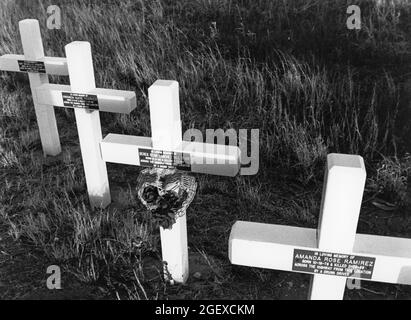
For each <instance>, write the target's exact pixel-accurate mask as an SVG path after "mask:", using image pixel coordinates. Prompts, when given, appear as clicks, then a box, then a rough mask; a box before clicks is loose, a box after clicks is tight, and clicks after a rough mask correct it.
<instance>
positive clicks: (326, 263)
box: [293, 249, 375, 279]
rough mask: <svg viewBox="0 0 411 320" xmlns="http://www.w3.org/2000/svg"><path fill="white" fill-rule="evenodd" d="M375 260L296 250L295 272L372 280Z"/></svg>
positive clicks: (294, 259)
mask: <svg viewBox="0 0 411 320" xmlns="http://www.w3.org/2000/svg"><path fill="white" fill-rule="evenodd" d="M374 265H375V258H373V257H364V256H355V255H349V254H341V253H332V252H322V251H311V250H301V249H294V257H293V271H298V272H308V273H313V274H326V275H331V276H341V277H353V278H361V279H371V278H372V273H373V271H374Z"/></svg>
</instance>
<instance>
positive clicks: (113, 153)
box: [101, 133, 241, 177]
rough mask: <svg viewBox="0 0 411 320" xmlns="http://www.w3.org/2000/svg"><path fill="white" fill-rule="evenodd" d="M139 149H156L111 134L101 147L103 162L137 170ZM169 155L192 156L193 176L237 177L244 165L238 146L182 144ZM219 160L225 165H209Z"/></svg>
mask: <svg viewBox="0 0 411 320" xmlns="http://www.w3.org/2000/svg"><path fill="white" fill-rule="evenodd" d="M208 145H209V147H208ZM204 146H205V147H204ZM139 148H153V144H152V139H151V138H147V137H139V136H130V135H121V134H112V133H110V134H108V135H107V136H106V137H105V138H104V139H103V141H102V143H101V153H102V157H103V159H104V161H106V162H113V163H123V164H129V165H134V166H139V165H140V159H139V156H138V149H139ZM203 150H204V151H203ZM170 151H175V152H187V153H189V154H190V160H191V161H190V163H191V169H192V172H194V173H203V174H212V175H219V176H229V177H234V176H235V175H237V173H238V171H239V169H240V165H241V161H240V149H239V148H238V147H237V146H223V145H213V144H207V143H200V142H189V141H182V143H181V146H179V147H176V148H171V149H170ZM207 151H211V152H207ZM216 158H221V159H223V161H222V162H223V164H218V163H216V164H208V163H210V162H212V161H211V160H213V159H216Z"/></svg>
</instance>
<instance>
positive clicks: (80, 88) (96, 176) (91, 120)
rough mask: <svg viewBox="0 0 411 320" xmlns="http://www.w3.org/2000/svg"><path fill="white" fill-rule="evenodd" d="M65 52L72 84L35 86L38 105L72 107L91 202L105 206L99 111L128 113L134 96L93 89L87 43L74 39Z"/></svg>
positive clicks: (108, 199) (106, 188) (107, 198)
mask: <svg viewBox="0 0 411 320" xmlns="http://www.w3.org/2000/svg"><path fill="white" fill-rule="evenodd" d="M65 51H66V56H67V65H68V74H69V77H70V83H71V86H68V85H58V84H47V83H46V84H43V85H40V86H38V87H37V88H36V89H35V96H36V99H37V101H39V103H40V104H41V105H45V106H50V107H52V106H56V107H67V108H74V113H75V117H76V123H77V130H78V136H79V140H80V148H81V155H82V159H83V166H84V173H85V177H86V183H87V190H88V195H89V199H90V204H91V206H92V207H102V208H105V207H106V206H107V205H109V204H110V202H111V197H110V189H109V184H108V176H107V168H106V163H105V162H104V161H103V159H102V158H101V152H100V142H101V141H102V133H101V124H100V111H105V112H115V113H125V114H129V113H130V112H131V111H132V110H133V109H135V107H136V96H135V93H134V92H132V91H122V90H111V89H97V88H96V84H95V79H94V69H93V61H92V55H91V47H90V43H88V42H83V41H75V42H72V43H70V44H68V45H66V46H65Z"/></svg>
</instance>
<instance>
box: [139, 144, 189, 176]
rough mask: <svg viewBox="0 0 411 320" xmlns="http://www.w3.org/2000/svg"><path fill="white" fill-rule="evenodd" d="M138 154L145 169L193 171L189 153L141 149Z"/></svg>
mask: <svg viewBox="0 0 411 320" xmlns="http://www.w3.org/2000/svg"><path fill="white" fill-rule="evenodd" d="M138 154H139V157H140V165H142V166H144V167H153V168H161V169H178V170H183V171H191V163H190V154H189V153H184V152H174V151H165V150H154V149H143V148H139V149H138Z"/></svg>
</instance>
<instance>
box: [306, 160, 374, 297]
mask: <svg viewBox="0 0 411 320" xmlns="http://www.w3.org/2000/svg"><path fill="white" fill-rule="evenodd" d="M365 178H366V171H365V166H364V160H363V159H362V157H360V156H357V155H347V154H336V153H331V154H329V155H328V156H327V171H326V176H325V180H324V187H323V197H322V203H321V211H320V221H319V226H318V248H319V249H320V250H323V251H332V252H341V253H347V252H351V251H352V249H353V246H354V241H355V234H356V231H357V223H358V218H359V215H360V209H361V202H362V196H363V192H364V186H365ZM345 285H346V279H345V278H343V277H328V276H324V275H314V277H313V280H312V283H311V288H310V298H311V299H312V300H342V299H343V296H344V291H345Z"/></svg>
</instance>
